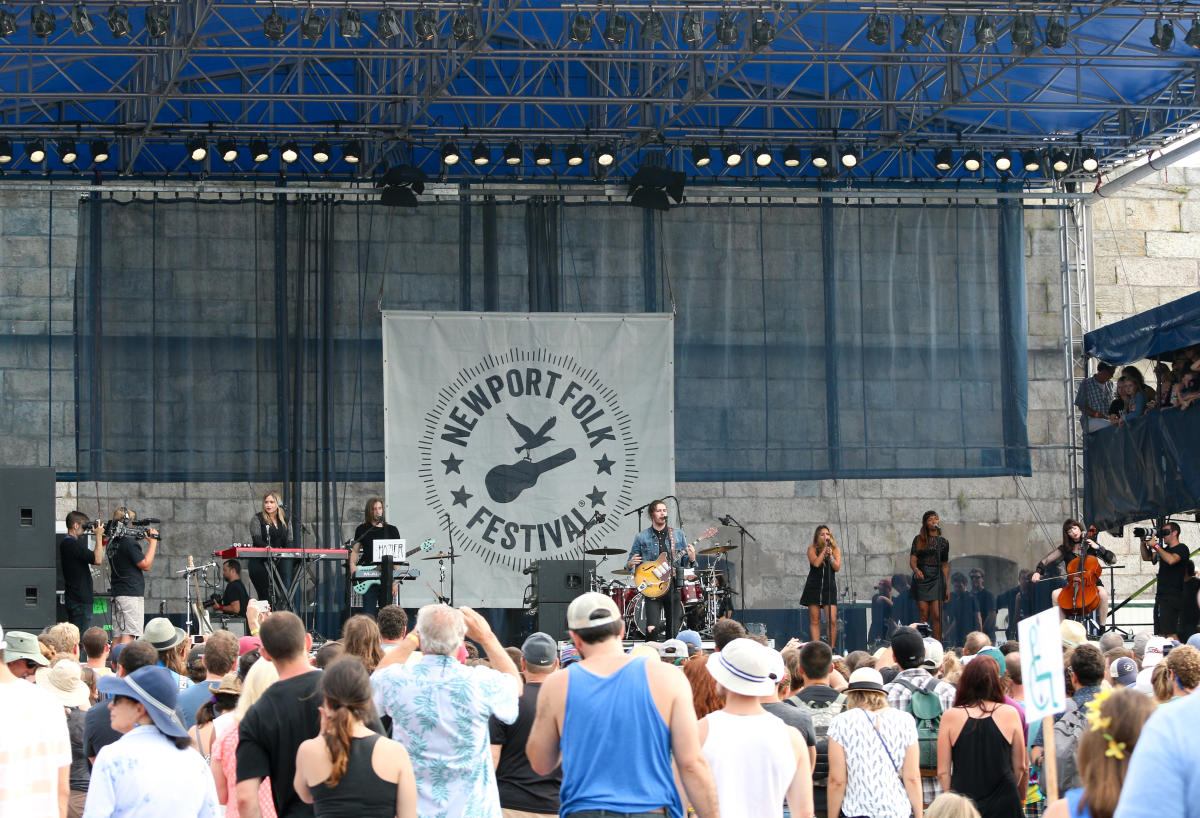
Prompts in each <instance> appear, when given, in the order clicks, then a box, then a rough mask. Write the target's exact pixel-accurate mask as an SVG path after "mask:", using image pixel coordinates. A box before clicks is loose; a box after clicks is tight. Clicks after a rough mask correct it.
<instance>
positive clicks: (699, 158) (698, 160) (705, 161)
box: [692, 142, 712, 168]
mask: <svg viewBox="0 0 1200 818" xmlns="http://www.w3.org/2000/svg"><path fill="white" fill-rule="evenodd" d="M692 164H694V165H695V166H696V167H698V168H706V167H708V166H709V165H710V164H712V150H711V149H710V148H709V147H708V145H705V144H704V143H702V142H697V143H696V144H695V145H692Z"/></svg>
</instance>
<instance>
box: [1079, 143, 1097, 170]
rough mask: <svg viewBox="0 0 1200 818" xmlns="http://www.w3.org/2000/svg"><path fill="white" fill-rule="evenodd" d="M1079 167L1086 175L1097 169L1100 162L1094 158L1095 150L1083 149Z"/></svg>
mask: <svg viewBox="0 0 1200 818" xmlns="http://www.w3.org/2000/svg"><path fill="white" fill-rule="evenodd" d="M1079 166H1080V167H1082V168H1083V169H1084V170H1086V171H1087V172H1088V173H1092V172H1093V171H1095V170H1097V169H1099V167H1100V160H1099V159H1098V158H1097V157H1096V149H1095V148H1084V150H1083V154H1082V155H1081V156H1080V159H1079Z"/></svg>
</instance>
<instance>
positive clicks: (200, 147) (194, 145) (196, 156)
mask: <svg viewBox="0 0 1200 818" xmlns="http://www.w3.org/2000/svg"><path fill="white" fill-rule="evenodd" d="M187 152H188V158H190V159H191V160H192V161H193V162H203V161H204V158H205V157H206V156H208V143H206V142H205V141H204V137H202V136H195V137H192V138H191V139H189V140H188V143H187Z"/></svg>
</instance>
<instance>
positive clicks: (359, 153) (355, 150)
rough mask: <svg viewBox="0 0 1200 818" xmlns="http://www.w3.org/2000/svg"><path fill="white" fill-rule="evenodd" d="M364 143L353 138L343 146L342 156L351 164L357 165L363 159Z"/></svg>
mask: <svg viewBox="0 0 1200 818" xmlns="http://www.w3.org/2000/svg"><path fill="white" fill-rule="evenodd" d="M362 157H363V143H362V141H361V140H358V139H351V140H350V141H349V142H347V143H346V144H345V145H343V146H342V158H343V159H345V160H346V162H347V163H349V164H351V165H357V164H358V163H359V162H361V161H362Z"/></svg>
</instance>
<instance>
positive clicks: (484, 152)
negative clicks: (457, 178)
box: [471, 140, 492, 168]
mask: <svg viewBox="0 0 1200 818" xmlns="http://www.w3.org/2000/svg"><path fill="white" fill-rule="evenodd" d="M491 163H492V149H491V148H489V147H488V146H487V145H485V144H483V140H480V141H479V142H476V143H475V147H473V148H471V164H473V165H474V166H475V167H477V168H481V167H483V166H484V165H490V164H491Z"/></svg>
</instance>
